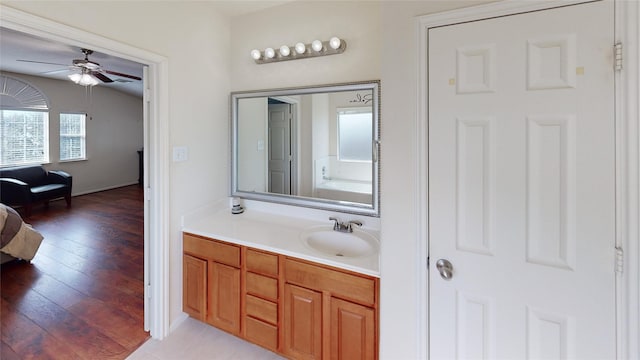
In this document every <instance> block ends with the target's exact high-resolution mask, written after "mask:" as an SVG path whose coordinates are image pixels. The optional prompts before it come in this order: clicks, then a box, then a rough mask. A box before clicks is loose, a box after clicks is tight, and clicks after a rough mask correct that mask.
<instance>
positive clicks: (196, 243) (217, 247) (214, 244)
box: [182, 234, 240, 268]
mask: <svg viewBox="0 0 640 360" xmlns="http://www.w3.org/2000/svg"><path fill="white" fill-rule="evenodd" d="M182 248H183V251H184V252H185V253H188V254H191V255H193V256H196V257H199V258H206V259H208V260H213V261H215V262H218V263H222V264H225V265H229V266H233V267H237V268H239V267H240V247H238V246H235V245H231V244H227V243H223V242H220V241H218V240H213V239H207V238H201V237H198V236H195V235H191V234H184V237H183V243H182Z"/></svg>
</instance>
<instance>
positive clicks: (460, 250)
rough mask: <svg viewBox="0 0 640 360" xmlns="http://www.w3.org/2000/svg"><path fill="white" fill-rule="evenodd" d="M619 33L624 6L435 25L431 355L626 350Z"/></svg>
mask: <svg viewBox="0 0 640 360" xmlns="http://www.w3.org/2000/svg"><path fill="white" fill-rule="evenodd" d="M613 42H614V38H613V2H595V3H588V4H582V5H575V6H567V7H563V8H557V9H552V10H546V11H539V12H533V13H526V14H519V15H513V16H506V17H500V18H494V19H489V20H484V21H477V22H470V23H463V24H458V25H452V26H445V27H439V28H434V29H431V30H430V31H429V37H428V46H429V64H428V66H429V84H428V85H429V247H430V249H429V251H430V253H429V258H430V265H429V266H430V268H429V287H430V297H429V298H430V309H429V310H430V311H429V314H430V315H429V319H430V320H429V321H430V325H429V326H430V329H429V334H430V341H429V344H430V345H429V346H430V358H432V359H453V358H458V359H565V358H575V359H614V358H615V356H616V353H615V333H616V331H615V330H616V328H615V283H614V281H615V274H614V246H615V188H614V186H615V177H614V175H615V174H614V170H615V169H614V145H615V144H614V96H613V94H614V93H613V89H614V82H613V80H614V73H613V63H612V51H613ZM440 259H444V260H448V261H449V262H450V263H451V265H452V272H448V271H447V266H446V265H447V263H446V262H444V261H440V262H439V261H438V260H440ZM447 275H449V277H450V278H449V279H445V277H447Z"/></svg>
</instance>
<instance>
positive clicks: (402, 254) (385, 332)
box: [3, 1, 475, 359]
mask: <svg viewBox="0 0 640 360" xmlns="http://www.w3.org/2000/svg"><path fill="white" fill-rule="evenodd" d="M3 3H4V4H7V5H9V6H12V7H16V8H18V9H22V10H24V11H27V12H31V13H33V14H37V15H40V16H43V17H46V18H50V19H53V20H56V21H59V22H62V23H65V24H69V25H73V26H76V27H79V28H82V29H85V30H87V31H91V32H94V33H97V34H100V35H103V36H106V37H110V38H112V39H115V40H118V41H121V42H125V43H128V44H131V45H134V46H138V47H140V48H143V49H147V50H150V51H153V52H156V53H158V54H161V55H164V56H167V57H168V58H169V60H170V69H169V70H170V81H171V88H170V89H169V91H170V101H171V103H170V122H171V123H170V132H171V143H172V144H173V145H186V146H188V147H189V155H190V159H189V161H187V162H183V163H174V164H172V165H173V166H172V168H171V179H170V183H171V186H170V189H171V194H172V195H171V199H170V201H171V211H170V216H171V231H172V239H171V248H170V249H169V251H170V253H171V267H170V269H169V271H170V276H171V292H172V295H171V299H170V304H171V318H172V319H175V318H176V317H177V316H178V315H179V314H180V306H181V298H180V297H181V293H182V289H181V286H182V281H181V274H182V272H181V268H180V265H181V258H180V253H181V242H180V238H179V221H180V216H181V215H182V214H183V213H185V212H186V211H190V210H193V209H195V208H197V207H199V206H201V205H204V204H207V203H211V202H213V201H215V200H218V199H221V198H224V197H225V196H226V195H227V189H228V180H227V179H228V177H229V168H228V162H229V161H228V154H229V153H228V147H229V143H228V92H229V91H230V90H255V89H265V88H281V87H289V86H301V85H317V84H327V83H336V82H349V81H361V80H371V79H381V81H382V83H381V94H382V114H381V121H382V131H381V137H382V146H381V152H382V154H381V161H382V166H381V169H382V174H381V175H382V181H381V187H382V205H381V214H382V219H381V222H382V226H381V241H382V244H381V251H382V258H381V272H382V278H381V312H380V315H381V324H380V339H381V349H380V350H381V352H380V357H381V359H414V358H417V357H418V355H419V353H420V352H419V351H420V346H421V344H424V342H425V339H421V338H419V337H418V334H419V331H418V330H419V328H420V326H421V324H423V322H424V318H425V311H426V309H424V308H422V307H421V306H419V305H420V304H418V295H419V293H418V291H419V290H418V289H419V286H418V285H419V284H418V279H419V276H418V275H419V274H420V273H422V272H424V269H422V268H419V267H418V266H419V264H418V263H417V261H416V254H417V252H418V239H417V238H416V236H417V235H416V233H417V232H416V224H417V219H416V216H415V213H414V212H413V211H412V209H414V208H415V196H414V193H413V191H412V190H411V189H415V188H416V186H417V184H416V178H417V174H416V173H415V166H414V165H415V162H416V141H415V136H416V121H417V119H416V84H417V81H418V79H416V77H417V64H416V59H417V56H418V55H417V48H416V34H417V32H416V24H415V19H414V17H415V16H417V15H422V14H427V13H433V12H438V11H442V10H447V9H451V8H454V7H462V6H467V5H471V4H475V3H474V2H466V3H463V2H458V1H407V2H404V1H388V2H383V3H379V2H373V1H353V2H331V3H330V4H327V3H326V2H314V1H304V2H297V3H289V4H286V5H283V6H280V7H278V8H274V9H269V10H265V11H261V12H258V13H254V14H250V15H246V16H242V17H237V18H234V19H232V20H231V24H230V25H231V26H230V28H229V26H228V25H229V20H228V19H224V18H221V17H220V16H218V15H216V13H215V11H214V10H212V6H211V5H210V4H207V3H206V2H204V3H190V2H189V3H185V2H83V3H82V6H78V3H77V2H58V1H56V2H14V1H4V2H3ZM114 19H117V20H114ZM142 20H144V23H143V24H141V21H142ZM116 22H117V25H116ZM333 35H337V36H340V37H343V38H344V39H346V41H347V43H348V47H347V50H346V51H345V53H344V54H341V55H334V56H328V57H321V58H314V59H305V60H299V61H286V62H280V63H272V64H265V65H256V64H255V63H254V62H253V60H252V59H251V58H250V56H249V52H250V50H251V49H253V48H260V49H264V48H265V47H269V46H270V47H278V46H280V45H282V44H288V45H293V44H295V43H296V42H298V41H303V42H306V43H308V42H310V41H311V40H313V39H316V38H319V39H322V40H327V39H329V38H330V37H331V36H333ZM230 40H231V41H230ZM225 50H229V52H226V51H225ZM167 151H169V149H167Z"/></svg>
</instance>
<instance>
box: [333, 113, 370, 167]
mask: <svg viewBox="0 0 640 360" xmlns="http://www.w3.org/2000/svg"><path fill="white" fill-rule="evenodd" d="M343 114H370V115H371V120H370V130H371V139H373V134H374V129H373V115H374V113H373V109H371V107H367V106H356V107H338V108H336V154H337V156H336V158H337V160H338V161H340V162H348V163H367V164H371V163H373V150H371V151H370V152H369V159H368V160H359V159H343V158H342V155H341V151H340V148H341V146H340V116H341V115H343ZM371 139H370V140H371ZM369 142H370V141H369Z"/></svg>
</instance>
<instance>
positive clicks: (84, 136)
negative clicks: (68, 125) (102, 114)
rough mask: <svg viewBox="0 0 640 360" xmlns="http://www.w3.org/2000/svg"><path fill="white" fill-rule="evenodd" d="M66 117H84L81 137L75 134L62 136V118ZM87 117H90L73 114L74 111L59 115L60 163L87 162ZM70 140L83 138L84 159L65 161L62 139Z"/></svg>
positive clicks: (80, 113)
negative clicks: (71, 138)
mask: <svg viewBox="0 0 640 360" xmlns="http://www.w3.org/2000/svg"><path fill="white" fill-rule="evenodd" d="M65 115H82V116H83V118H82V130H83V131H82V134H81V135H75V134H65V135H63V134H62V120H63V119H62V118H63V116H65ZM87 117H88V115H87V114H86V113H84V112H73V111H65V112H60V114H58V151H59V152H58V161H59V162H61V163H62V162H74V161H85V160H87ZM65 137H67V138H70V137H80V138H81V144H82V157H74V158H68V159H63V158H62V139H63V138H65Z"/></svg>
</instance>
